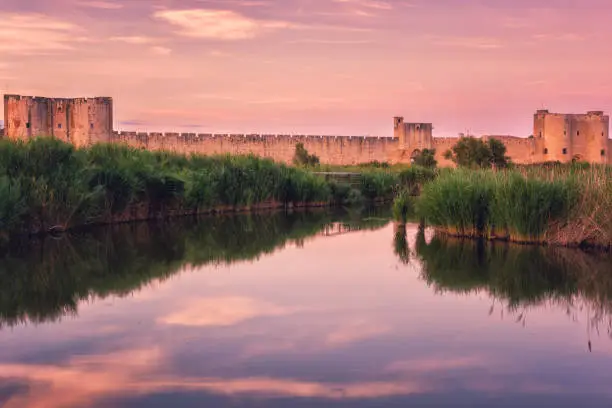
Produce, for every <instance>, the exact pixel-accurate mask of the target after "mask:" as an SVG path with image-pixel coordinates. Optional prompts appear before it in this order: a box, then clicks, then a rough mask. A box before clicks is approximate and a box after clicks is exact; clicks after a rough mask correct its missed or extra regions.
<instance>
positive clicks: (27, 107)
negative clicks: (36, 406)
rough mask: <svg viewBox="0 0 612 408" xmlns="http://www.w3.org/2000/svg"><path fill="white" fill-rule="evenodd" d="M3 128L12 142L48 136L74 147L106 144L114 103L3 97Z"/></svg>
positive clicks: (101, 99)
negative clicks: (13, 140)
mask: <svg viewBox="0 0 612 408" xmlns="http://www.w3.org/2000/svg"><path fill="white" fill-rule="evenodd" d="M4 126H5V129H4V134H5V135H6V136H7V137H9V138H12V139H29V138H32V137H36V136H51V137H55V138H58V139H60V140H63V141H66V142H70V143H72V144H74V145H75V146H77V147H83V146H89V145H92V144H95V143H100V142H107V141H108V139H109V135H110V134H111V133H112V131H113V100H112V98H77V99H65V98H39V97H31V96H19V95H5V96H4Z"/></svg>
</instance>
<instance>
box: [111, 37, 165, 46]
mask: <svg viewBox="0 0 612 408" xmlns="http://www.w3.org/2000/svg"><path fill="white" fill-rule="evenodd" d="M109 40H110V41H119V42H124V43H127V44H139V45H141V44H152V43H154V42H156V39H155V38H152V37H142V36H125V37H111V38H109Z"/></svg>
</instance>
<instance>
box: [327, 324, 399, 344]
mask: <svg viewBox="0 0 612 408" xmlns="http://www.w3.org/2000/svg"><path fill="white" fill-rule="evenodd" d="M390 332H391V327H389V326H386V325H384V324H381V323H376V322H368V321H366V320H363V319H357V320H353V321H349V322H346V323H341V324H340V325H339V326H338V328H336V329H334V330H333V331H332V332H331V333H329V334H328V335H327V337H326V339H325V343H326V344H327V345H329V346H341V345H345V344H348V343H353V342H356V341H360V340H366V339H369V338H373V337H378V336H381V335H384V334H387V333H390Z"/></svg>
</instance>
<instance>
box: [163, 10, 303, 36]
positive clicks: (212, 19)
mask: <svg viewBox="0 0 612 408" xmlns="http://www.w3.org/2000/svg"><path fill="white" fill-rule="evenodd" d="M153 16H154V17H155V18H156V19H159V20H164V21H166V22H168V23H170V24H172V25H173V26H175V27H177V28H178V34H180V35H183V36H187V37H194V38H207V39H217V40H245V39H250V38H255V37H257V36H259V35H261V34H263V33H265V32H270V31H275V30H278V29H283V28H289V27H291V26H292V24H291V23H288V22H283V21H269V20H256V19H253V18H249V17H246V16H244V15H242V14H239V13H237V12H235V11H230V10H207V9H191V10H160V11H156V12H155V13H154V14H153Z"/></svg>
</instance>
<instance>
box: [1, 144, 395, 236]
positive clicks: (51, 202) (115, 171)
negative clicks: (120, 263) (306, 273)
mask: <svg viewBox="0 0 612 408" xmlns="http://www.w3.org/2000/svg"><path fill="white" fill-rule="evenodd" d="M362 176H363V177H362V182H361V185H360V186H354V187H351V186H348V185H344V184H340V183H336V182H333V181H326V180H325V179H324V178H323V177H320V176H317V175H315V174H313V173H312V172H311V171H308V170H306V169H301V168H296V167H290V166H286V165H284V164H279V163H275V162H273V161H271V160H269V159H264V158H260V157H256V156H253V155H249V156H230V155H224V156H200V155H192V156H184V155H180V154H172V153H169V152H150V151H146V150H139V149H135V148H130V147H126V146H120V145H112V144H101V145H95V146H92V147H90V148H86V149H75V148H74V147H73V146H72V145H70V144H66V143H63V142H61V141H58V140H56V139H53V138H38V139H33V140H31V141H28V142H15V141H9V140H0V242H6V241H7V240H10V239H11V237H13V236H15V235H35V234H45V233H48V232H53V231H67V230H70V229H73V228H77V227H79V228H80V227H84V226H90V225H99V224H114V223H121V222H131V221H142V220H151V219H161V218H168V217H175V216H187V215H196V214H208V213H219V212H245V211H260V210H269V209H279V208H301V207H324V206H337V205H353V204H362V203H364V202H368V201H372V202H376V201H385V200H388V201H391V200H392V199H393V197H394V192H395V185H396V184H397V175H395V174H392V173H391V172H374V171H364V173H363V175H362Z"/></svg>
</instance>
